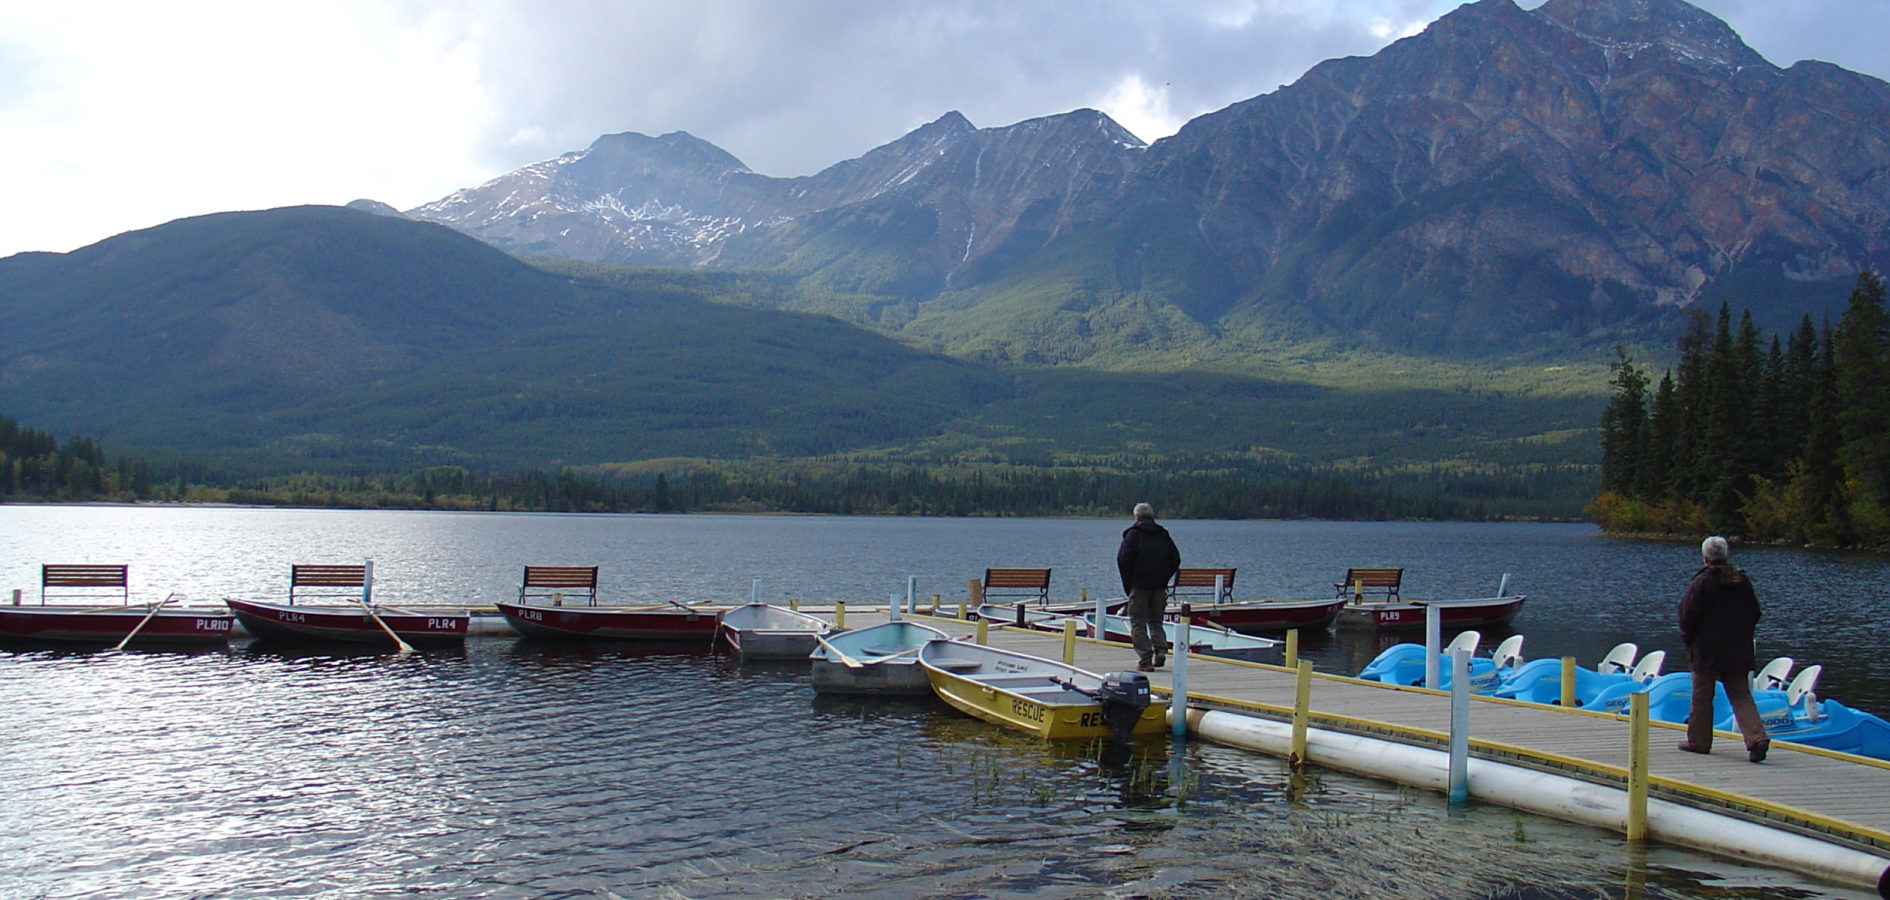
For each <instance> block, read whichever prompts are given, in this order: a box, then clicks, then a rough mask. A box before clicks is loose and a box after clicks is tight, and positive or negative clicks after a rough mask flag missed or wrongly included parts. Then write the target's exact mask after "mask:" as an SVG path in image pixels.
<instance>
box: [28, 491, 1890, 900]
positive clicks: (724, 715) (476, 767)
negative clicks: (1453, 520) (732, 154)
mask: <svg viewBox="0 0 1890 900" xmlns="http://www.w3.org/2000/svg"><path fill="white" fill-rule="evenodd" d="M1122 524H1123V523H1118V522H1099V521H1033V520H981V521H980V520H974V521H963V520H893V519H826V518H721V517H662V518H656V517H633V516H611V517H573V516H525V515H451V514H422V513H358V512H357V513H343V512H296V511H274V510H242V509H144V508H138V509H116V508H102V507H87V508H58V507H0V575H4V576H6V577H7V579H8V580H9V581H10V583H11V586H12V587H17V588H21V589H23V590H24V591H25V593H26V596H27V598H28V599H27V602H33V601H34V600H35V599H36V595H37V578H38V565H39V564H40V563H42V562H126V563H129V564H130V565H131V567H132V568H131V572H132V583H133V591H134V594H136V595H138V596H140V597H147V598H148V597H151V596H153V595H157V596H162V594H163V593H168V592H170V591H181V592H183V593H185V594H188V595H190V596H191V597H192V598H193V599H201V600H214V599H215V598H218V597H221V596H226V595H227V596H249V597H258V598H267V597H272V596H280V595H281V594H282V593H283V592H284V591H286V586H287V574H288V566H289V564H290V563H292V562H349V561H354V560H358V559H363V558H370V557H371V558H373V559H374V560H375V564H376V573H377V581H378V587H377V595H378V596H381V597H384V598H387V599H390V600H391V599H395V598H398V597H402V596H411V597H414V598H417V599H418V598H425V599H444V598H445V596H446V595H451V596H457V597H461V598H464V599H467V600H470V601H476V602H489V601H491V600H493V599H497V598H499V597H503V596H506V595H507V594H508V593H511V592H514V591H515V590H516V583H517V579H518V571H519V567H520V566H521V565H523V564H524V563H527V562H529V563H533V564H599V565H602V566H603V567H604V575H603V577H604V584H605V592H606V593H607V594H612V595H613V596H618V597H638V598H643V599H654V598H663V597H672V598H675V599H683V600H742V599H746V598H747V596H748V593H749V590H750V584H751V580H752V579H757V578H759V579H761V580H762V593H763V595H764V597H766V598H767V599H778V598H780V597H783V596H796V597H802V598H806V599H812V600H831V599H846V600H856V601H866V600H872V601H875V602H877V601H883V600H884V599H885V597H886V596H887V595H888V594H890V593H893V592H895V591H903V589H904V586H905V583H906V577H907V576H909V575H910V576H916V577H917V578H918V579H919V590H920V591H921V593H924V594H928V595H929V594H933V593H938V594H943V595H945V596H946V597H947V598H951V599H956V598H957V597H958V596H960V595H962V592H963V590H964V583H965V581H967V580H968V579H970V578H974V577H977V575H979V574H980V573H981V572H982V569H983V568H984V567H985V566H987V565H1015V566H1025V565H1048V566H1053V567H1055V569H1056V574H1055V576H1054V581H1053V584H1054V585H1055V587H1056V593H1057V594H1058V595H1059V596H1074V594H1075V592H1076V589H1077V588H1079V587H1088V588H1089V589H1090V590H1091V591H1092V592H1093V591H1097V590H1104V589H1106V588H1107V587H1108V586H1109V584H1110V581H1111V572H1110V562H1109V560H1110V558H1111V554H1112V553H1113V549H1114V543H1115V540H1116V536H1117V535H1118V534H1119V532H1120V530H1121V526H1122ZM1170 527H1171V528H1172V529H1173V530H1174V532H1175V534H1176V536H1177V539H1178V540H1179V541H1180V542H1181V546H1182V551H1183V554H1184V556H1185V557H1187V559H1188V562H1189V563H1190V564H1199V565H1219V564H1225V565H1237V566H1240V567H1241V570H1240V576H1239V577H1240V586H1241V588H1242V590H1241V591H1240V593H1241V594H1242V595H1243V596H1310V595H1313V594H1316V593H1321V592H1322V591H1321V590H1320V589H1321V588H1322V586H1323V585H1324V584H1325V583H1327V582H1329V581H1331V580H1332V579H1333V578H1334V577H1335V576H1337V575H1338V574H1339V572H1340V571H1342V570H1343V568H1344V567H1345V566H1347V565H1370V564H1402V565H1405V566H1406V567H1407V568H1408V570H1409V571H1408V572H1407V583H1408V584H1409V585H1410V591H1411V593H1413V594H1414V595H1417V596H1448V595H1464V594H1471V593H1488V592H1490V591H1492V590H1493V589H1494V588H1495V584H1496V581H1497V580H1498V579H1499V578H1500V577H1501V575H1502V573H1504V572H1509V573H1511V578H1512V586H1513V587H1514V588H1516V589H1518V590H1521V591H1523V592H1525V593H1528V594H1529V595H1530V597H1531V599H1530V601H1529V606H1528V608H1527V609H1526V610H1525V612H1524V614H1523V617H1522V618H1520V619H1519V620H1518V621H1517V623H1516V628H1517V630H1519V631H1521V632H1523V633H1525V634H1526V635H1527V645H1526V647H1525V651H1529V650H1533V651H1534V653H1532V655H1551V654H1554V655H1561V654H1564V653H1574V654H1576V655H1578V656H1581V657H1582V658H1584V659H1592V658H1593V657H1594V656H1595V655H1598V654H1599V652H1600V651H1601V650H1605V649H1606V648H1607V646H1609V645H1611V644H1612V642H1613V641H1615V640H1621V639H1639V640H1641V641H1642V643H1643V646H1644V647H1650V648H1651V647H1658V646H1666V645H1669V644H1672V643H1675V642H1677V637H1676V636H1672V635H1670V634H1667V632H1670V631H1671V629H1672V626H1671V623H1670V619H1671V607H1672V603H1673V601H1674V599H1675V598H1676V597H1677V594H1678V590H1679V587H1680V584H1681V583H1682V582H1684V580H1685V578H1686V576H1687V575H1688V574H1689V573H1690V572H1691V569H1692V566H1693V562H1692V559H1691V558H1690V557H1691V555H1692V552H1693V550H1692V548H1690V547H1682V546H1676V545H1665V544H1643V543H1627V542H1618V541H1611V540H1606V539H1602V538H1599V537H1596V536H1595V535H1594V534H1593V533H1592V531H1590V530H1588V529H1584V528H1578V527H1569V526H1453V525H1428V526H1426V525H1351V524H1336V523H1194V522H1175V523H1170ZM1739 562H1741V563H1742V564H1744V565H1745V566H1746V567H1747V568H1748V569H1749V570H1750V571H1752V572H1753V574H1754V576H1755V579H1757V581H1758V583H1759V585H1760V587H1761V591H1762V593H1761V597H1762V599H1764V600H1766V601H1767V603H1768V610H1769V611H1770V612H1771V614H1772V615H1771V617H1770V618H1769V619H1768V623H1767V625H1768V628H1767V631H1766V634H1765V635H1764V637H1763V638H1762V644H1765V643H1773V644H1775V645H1776V646H1777V647H1778V649H1780V650H1783V649H1785V648H1786V647H1788V646H1789V647H1791V648H1792V649H1794V650H1797V649H1798V648H1800V647H1803V648H1805V649H1804V650H1802V651H1800V652H1797V653H1794V654H1793V655H1795V656H1799V657H1800V658H1801V659H1802V660H1803V661H1805V662H1810V661H1824V662H1826V663H1827V670H1826V671H1827V676H1826V681H1827V683H1829V682H1830V681H1831V680H1832V671H1833V669H1836V668H1840V667H1841V666H1839V665H1833V664H1832V663H1834V662H1844V664H1846V665H1849V664H1852V663H1851V662H1847V661H1866V662H1861V663H1857V664H1858V665H1863V666H1866V667H1867V666H1868V664H1869V663H1868V662H1867V660H1874V659H1875V658H1876V657H1877V656H1878V651H1880V650H1881V647H1879V646H1875V645H1872V644H1871V643H1870V642H1873V641H1874V642H1881V641H1882V640H1884V639H1883V638H1882V637H1879V636H1875V635H1871V634H1867V633H1866V631H1867V630H1868V629H1866V628H1865V625H1866V624H1867V623H1868V622H1869V616H1870V610H1871V608H1872V606H1873V604H1875V603H1876V596H1877V595H1876V593H1875V591H1876V589H1875V587H1874V585H1876V584H1879V583H1881V582H1882V578H1881V576H1882V575H1883V574H1885V573H1884V572H1883V571H1882V568H1883V564H1882V562H1881V561H1879V560H1876V559H1875V558H1859V557H1831V556H1818V555H1814V554H1806V553H1801V552H1797V551H1750V552H1743V553H1741V554H1740V559H1739ZM5 586H7V585H6V584H0V587H5ZM1376 643H1377V641H1375V640H1374V639H1371V638H1360V639H1356V640H1355V639H1353V638H1350V637H1347V636H1338V637H1334V638H1332V639H1329V640H1327V641H1324V642H1323V643H1322V644H1319V645H1317V646H1313V647H1311V648H1310V649H1311V651H1312V653H1313V655H1315V657H1316V658H1319V659H1320V660H1321V661H1320V663H1319V664H1320V665H1321V666H1323V667H1327V668H1331V669H1335V670H1342V669H1345V667H1346V665H1347V664H1348V661H1349V660H1350V659H1352V658H1353V657H1357V656H1363V657H1365V658H1369V656H1370V655H1371V653H1373V652H1375V649H1373V648H1374V647H1375V645H1376ZM1595 648H1599V649H1595ZM1354 668H1355V667H1354ZM1864 671H1865V673H1867V672H1868V669H1867V668H1865V670H1864ZM1856 677H1857V678H1858V683H1859V684H1863V683H1865V682H1867V681H1868V678H1867V677H1866V676H1865V675H1859V676H1856ZM1829 693H1830V694H1831V695H1832V696H1837V697H1840V698H1842V699H1845V700H1846V701H1847V702H1849V701H1850V700H1851V696H1850V695H1851V694H1857V695H1860V696H1861V695H1863V693H1864V692H1862V691H1857V690H1850V691H1842V690H1837V689H1833V690H1831V691H1830V692H1829ZM1858 705H1862V706H1864V707H1865V708H1872V707H1873V705H1875V706H1877V707H1878V708H1881V707H1882V706H1883V703H1882V702H1881V698H1877V699H1876V700H1859V701H1858ZM0 746H3V747H4V749H5V755H6V761H7V768H6V775H5V778H4V779H3V780H0V840H4V847H5V851H4V853H0V897H143V896H203V897H208V896H244V897H247V896H259V897H268V896H285V897H287V896H294V897H308V896H325V897H358V896H375V895H401V896H414V895H419V896H441V897H560V896H576V897H612V896H623V897H689V898H712V897H831V896H849V897H888V898H895V897H921V896H923V897H990V896H1030V897H1137V896H1146V897H1332V896H1341V897H1344V896H1354V897H1363V896H1373V897H1413V898H1416V897H1516V898H1525V897H1527V898H1551V897H1688V896H1700V895H1702V894H1706V893H1710V894H1711V895H1712V896H1720V897H1805V896H1830V897H1858V896H1864V895H1862V894H1857V893H1854V892H1847V891H1844V890H1842V889H1834V888H1830V887H1826V886H1820V885H1817V884H1814V883H1809V882H1807V881H1806V880H1805V879H1803V878H1802V877H1800V876H1795V875H1792V874H1789V873H1781V872H1777V871H1773V870H1767V869H1752V868H1743V867H1739V866H1736V865H1734V864H1732V863H1729V862H1726V861H1724V860H1719V859H1716V858H1712V857H1707V856H1702V855H1699V854H1693V853H1689V852H1685V851H1679V850H1674V849H1671V848H1660V847H1655V848H1652V849H1650V850H1648V851H1646V852H1645V853H1644V854H1643V853H1640V852H1638V851H1633V850H1631V849H1630V848H1628V847H1627V846H1626V845H1625V844H1624V842H1623V841H1622V840H1621V839H1620V838H1619V836H1617V835H1614V834H1611V833H1607V832H1600V831H1595V830H1592V829H1586V828H1580V827H1576V826H1571V825H1566V824H1562V823H1558V822H1555V821H1552V820H1547V819H1541V818H1537V817H1534V816H1529V815H1525V814H1519V813H1515V812H1513V811H1510V810H1506V809H1500V808H1495V807H1486V806H1482V805H1472V806H1470V807H1468V808H1463V809H1455V810H1453V809H1451V808H1449V807H1448V805H1447V804H1445V803H1444V802H1443V801H1442V800H1441V798H1438V797H1436V796H1435V795H1430V794H1423V793H1417V792H1412V791H1407V790H1402V789H1399V788H1397V787H1395V786H1392V785H1386V784H1382V783H1378V782H1373V781H1369V780H1365V779H1358V778H1353V777H1351V776H1345V775H1338V774H1332V773H1314V774H1313V775H1312V776H1310V777H1308V778H1303V779H1301V778H1294V777H1291V776H1289V775H1288V773H1287V772H1286V770H1285V769H1284V768H1283V766H1282V764H1281V763H1280V762H1279V761H1278V760H1275V759H1271V758H1267V757H1260V756H1256V755H1253V754H1249V753H1245V752H1241V751H1236V750H1230V749H1226V748H1220V747H1214V746H1209V745H1201V744H1182V745H1174V744H1171V743H1170V742H1169V741H1167V740H1162V739H1157V740H1151V741H1145V742H1143V743H1140V744H1138V745H1137V746H1136V747H1135V748H1134V754H1133V756H1132V758H1131V759H1130V761H1129V762H1127V763H1126V764H1120V765H1116V764H1108V765H1106V764H1104V763H1103V762H1101V761H1100V760H1099V754H1098V748H1097V747H1094V746H1088V745H1081V744H1078V745H1059V744H1050V743H1045V742H1041V741H1036V740H1034V739H1029V738H1026V737H1024V736H1022V735H1013V734H1011V733H1009V732H1005V731H1001V730H998V729H995V728H993V727H990V726H987V725H984V724H983V723H980V722H977V721H974V720H971V719H968V718H965V717H963V716H961V715H959V714H957V713H955V712H953V711H951V710H949V709H946V708H944V707H943V706H942V705H939V704H936V703H934V702H931V701H929V700H928V701H923V702H884V701H835V700H831V699H828V698H819V697H816V696H815V695H814V694H813V692H812V690H811V689H810V688H809V686H808V683H807V674H806V671H805V669H804V668H802V667H798V666H786V665H773V666H756V665H748V666H743V665H737V664H735V663H733V662H731V661H729V660H727V659H724V658H722V657H718V656H712V655H709V654H708V653H706V652H700V651H694V650H688V649H679V648H674V647H663V646H647V645H618V646H588V647H587V646H557V645H545V644H540V643H534V642H528V641H522V640H513V639H507V638H475V639H472V640H470V641H468V643H467V645H466V648H465V649H464V650H463V651H455V652H446V653H436V652H429V653H422V654H416V655H413V656H407V657H401V656H395V655H392V654H377V653H354V652H345V651H343V652H332V651H331V652H315V653H311V652H301V651H284V650H279V649H273V648H270V647H267V646H265V645H262V644H259V643H252V642H249V641H237V642H234V643H232V645H231V646H230V648H229V649H227V650H219V651H215V652H203V653H159V652H148V653H147V652H133V653H121V654H113V653H103V652H95V653H71V652H53V651H38V650H16V651H0Z"/></svg>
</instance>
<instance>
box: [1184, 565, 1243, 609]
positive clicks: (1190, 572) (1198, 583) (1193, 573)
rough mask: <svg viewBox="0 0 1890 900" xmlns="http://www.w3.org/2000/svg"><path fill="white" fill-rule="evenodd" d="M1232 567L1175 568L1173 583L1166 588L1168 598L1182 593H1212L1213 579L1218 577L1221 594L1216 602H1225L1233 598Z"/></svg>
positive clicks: (1211, 594)
mask: <svg viewBox="0 0 1890 900" xmlns="http://www.w3.org/2000/svg"><path fill="white" fill-rule="evenodd" d="M1235 571H1236V570H1235V569H1234V568H1232V567H1225V568H1195V569H1176V570H1175V583H1174V584H1173V585H1170V586H1169V588H1168V596H1169V597H1170V598H1174V597H1179V596H1183V595H1194V594H1206V595H1207V596H1210V597H1212V596H1213V595H1214V582H1215V579H1216V578H1218V579H1220V584H1221V595H1220V597H1219V598H1218V600H1217V602H1221V603H1226V602H1229V601H1231V600H1233V599H1234V572H1235ZM1183 588H1206V589H1207V590H1205V591H1201V590H1195V591H1184V590H1182V589H1183Z"/></svg>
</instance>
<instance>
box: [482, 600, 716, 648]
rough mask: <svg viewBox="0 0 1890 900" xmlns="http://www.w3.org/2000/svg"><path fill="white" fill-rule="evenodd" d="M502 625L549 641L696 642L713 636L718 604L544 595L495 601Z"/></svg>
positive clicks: (704, 640) (704, 641) (713, 637)
mask: <svg viewBox="0 0 1890 900" xmlns="http://www.w3.org/2000/svg"><path fill="white" fill-rule="evenodd" d="M495 605H496V606H498V608H499V614H500V615H502V616H504V617H505V622H506V624H507V625H510V626H512V628H513V630H515V631H517V632H518V633H519V634H522V635H525V636H526V637H533V638H548V639H552V640H577V641H583V640H613V641H699V642H701V643H703V644H705V645H706V644H707V643H709V642H710V641H712V640H714V639H715V629H716V626H717V624H718V623H719V622H720V619H721V613H722V610H723V609H726V607H721V608H710V607H701V606H688V605H684V604H682V603H678V602H675V601H671V602H668V603H657V604H644V605H638V606H608V605H605V606H567V605H565V604H564V603H562V602H559V601H554V600H552V599H550V598H542V599H541V598H528V599H526V600H518V601H514V600H501V601H499V602H498V603H497V604H495Z"/></svg>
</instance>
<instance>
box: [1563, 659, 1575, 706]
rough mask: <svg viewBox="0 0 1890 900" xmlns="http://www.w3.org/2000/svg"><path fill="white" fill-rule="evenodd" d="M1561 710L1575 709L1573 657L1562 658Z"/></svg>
mask: <svg viewBox="0 0 1890 900" xmlns="http://www.w3.org/2000/svg"><path fill="white" fill-rule="evenodd" d="M1562 708H1563V709H1574V708H1575V657H1573V656H1564V657H1562Z"/></svg>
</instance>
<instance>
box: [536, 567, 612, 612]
mask: <svg viewBox="0 0 1890 900" xmlns="http://www.w3.org/2000/svg"><path fill="white" fill-rule="evenodd" d="M552 594H566V595H570V596H571V597H572V599H576V598H578V597H582V598H584V600H585V602H586V603H587V605H590V606H596V605H597V567H596V566H526V567H525V577H523V578H521V579H519V583H518V601H519V602H520V603H523V602H525V599H526V598H527V597H549V596H551V595H552Z"/></svg>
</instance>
